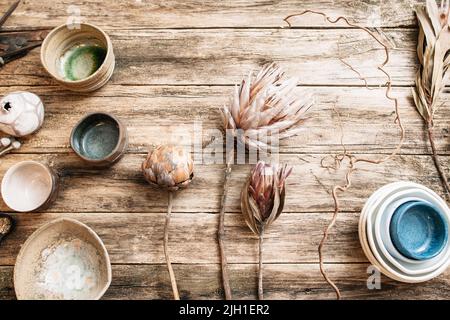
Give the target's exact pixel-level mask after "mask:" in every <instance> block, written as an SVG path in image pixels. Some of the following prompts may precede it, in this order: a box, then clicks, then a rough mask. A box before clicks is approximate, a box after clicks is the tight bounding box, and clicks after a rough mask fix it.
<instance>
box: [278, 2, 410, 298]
mask: <svg viewBox="0 0 450 320" xmlns="http://www.w3.org/2000/svg"><path fill="white" fill-rule="evenodd" d="M308 13H311V14H315V15H320V16H322V17H324V18H325V20H326V21H327V22H329V23H331V24H336V23H338V22H339V21H343V22H344V23H345V24H346V25H347V26H349V27H353V28H356V29H359V30H362V31H364V32H366V33H367V34H369V35H370V36H371V37H372V38H373V39H374V40H375V41H376V42H377V43H378V44H379V45H381V46H382V47H383V48H384V52H385V56H386V58H385V60H384V61H383V63H382V64H381V65H380V66H378V67H377V68H378V70H380V71H381V72H382V73H383V74H384V75H385V76H386V79H387V80H386V83H385V84H384V85H383V86H384V87H386V92H385V96H386V98H387V99H388V100H391V101H392V102H393V104H394V110H395V120H394V123H395V124H397V125H398V127H399V129H400V141H399V143H398V144H397V146H396V148H395V149H394V150H393V151H392V153H390V154H388V155H386V156H384V157H381V158H379V159H375V160H373V159H366V158H358V157H356V156H354V155H352V154H349V153H347V151H346V149H345V146H344V144H343V141H342V140H343V139H342V138H341V144H342V146H343V147H344V153H342V154H338V155H336V156H334V157H333V158H334V161H335V167H334V168H335V169H338V168H339V167H340V165H341V164H342V162H343V161H344V160H345V159H348V160H349V165H348V167H347V172H346V175H345V184H344V185H337V186H334V187H333V192H332V197H333V201H334V213H333V217H332V219H331V221H330V223H329V224H328V226H327V227H326V229H325V231H324V233H323V238H322V240H321V242H320V244H319V247H318V251H319V263H320V272H321V273H322V275H323V277H324V279H325V280H326V281H327V282H328V284H329V285H330V286H331V287H332V288H333V289H334V291H335V292H336V297H337V299H340V298H341V293H340V291H339V288H338V287H337V286H336V284H335V283H334V282H333V281H332V280H331V279H330V278H329V276H328V274H327V273H326V271H325V269H324V261H323V260H324V259H323V247H324V245H325V243H326V241H327V239H328V235H329V233H330V231H331V230H332V228H333V226H334V225H335V223H336V220H337V217H338V214H339V212H340V204H339V198H338V192H345V191H346V190H348V189H349V188H350V187H351V185H352V180H351V177H352V174H353V172H354V171H355V170H356V164H357V163H360V162H361V163H369V164H381V163H383V162H385V161H387V160H389V159H390V158H392V157H394V156H395V155H397V154H398V152H399V151H400V149H401V147H402V145H403V142H404V140H405V129H404V128H403V125H402V122H401V119H400V113H399V106H398V100H397V98H394V97H392V96H391V91H392V79H391V75H390V74H389V73H388V72H387V71H386V70H385V69H384V67H385V66H386V65H387V64H388V63H389V60H390V48H389V47H388V45H386V44H385V43H384V42H383V41H381V40H380V39H379V38H378V36H377V35H376V33H374V32H372V31H371V30H370V29H368V28H366V27H363V26H360V25H357V24H354V23H352V22H350V21H349V20H348V19H347V18H346V17H343V16H339V17H337V18H335V19H332V18H330V17H329V16H328V15H327V14H325V13H323V12H319V11H314V10H305V11H303V12H300V13H296V14H291V15H289V16H287V17H286V18H284V21H285V22H286V23H287V24H288V26H289V27H292V25H291V23H290V22H289V19H291V18H293V17H299V16H303V15H305V14H308ZM340 61H341V62H343V63H344V64H345V65H346V66H347V67H349V68H350V70H352V71H353V72H355V73H356V74H357V75H358V78H359V79H360V80H362V81H364V84H365V87H366V89H369V90H370V88H369V85H368V82H367V80H366V79H365V78H364V77H363V76H362V75H361V74H360V73H359V72H358V71H357V70H356V69H355V68H353V67H352V66H351V65H350V64H348V63H347V62H345V61H344V60H343V59H340ZM323 160H324V159H322V161H321V166H322V167H323V168H327V169H332V168H333V167H330V166H326V165H325V163H324V161H323Z"/></svg>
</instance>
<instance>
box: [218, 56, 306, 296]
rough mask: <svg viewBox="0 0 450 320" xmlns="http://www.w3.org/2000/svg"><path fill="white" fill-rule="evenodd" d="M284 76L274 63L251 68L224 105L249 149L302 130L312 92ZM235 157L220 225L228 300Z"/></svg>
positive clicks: (227, 121)
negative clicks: (228, 221) (229, 203)
mask: <svg viewBox="0 0 450 320" xmlns="http://www.w3.org/2000/svg"><path fill="white" fill-rule="evenodd" d="M283 77H284V72H283V70H282V69H281V67H279V66H278V65H277V64H275V63H271V64H267V65H265V66H264V67H263V68H262V69H261V71H259V72H258V74H256V75H255V74H254V73H252V72H251V73H250V74H249V75H248V76H247V77H246V78H245V79H243V80H242V82H241V85H240V86H239V87H237V86H236V87H235V89H234V93H233V95H232V96H231V98H230V102H229V104H228V105H227V106H224V107H223V108H222V109H221V114H222V119H223V126H224V129H226V131H227V134H231V135H232V137H234V138H235V139H236V140H237V141H238V143H242V144H244V145H245V146H246V147H247V149H250V148H253V149H256V150H267V151H271V152H274V151H276V148H275V147H274V146H272V145H270V144H269V143H267V142H266V141H264V140H265V137H267V136H278V138H279V139H286V138H289V137H292V136H294V135H297V134H299V133H300V132H301V131H302V128H301V124H302V123H303V121H304V119H305V118H304V116H305V113H306V112H307V111H308V110H309V108H310V107H311V106H312V104H313V100H312V97H311V95H309V94H305V95H302V96H301V97H299V96H297V95H295V94H294V89H295V88H296V86H297V83H298V79H297V78H290V79H287V80H283ZM262 137H264V139H263V138H262ZM233 159H234V152H230V153H229V154H227V155H226V170H225V177H224V185H223V189H224V190H223V194H222V200H221V203H220V214H219V229H218V241H219V251H220V255H221V265H222V282H223V287H224V292H225V299H227V300H230V299H231V288H230V284H229V279H228V267H227V259H226V254H225V245H224V240H223V238H224V227H225V204H226V199H227V190H228V180H229V177H230V175H231V164H232V162H233Z"/></svg>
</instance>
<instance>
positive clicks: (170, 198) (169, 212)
mask: <svg viewBox="0 0 450 320" xmlns="http://www.w3.org/2000/svg"><path fill="white" fill-rule="evenodd" d="M172 203H173V192H171V191H169V192H168V203H167V214H166V224H165V226H164V255H165V257H166V263H167V269H168V270H169V277H170V283H171V284H172V292H173V298H174V300H180V294H179V293H178V286H177V280H176V279H175V273H174V272H173V268H172V263H171V261H170V257H169V226H170V218H171V216H172Z"/></svg>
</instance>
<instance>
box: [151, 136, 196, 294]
mask: <svg viewBox="0 0 450 320" xmlns="http://www.w3.org/2000/svg"><path fill="white" fill-rule="evenodd" d="M142 171H143V173H144V177H145V179H146V180H147V181H148V182H149V183H150V184H151V185H153V186H155V187H159V188H163V189H166V190H167V191H168V194H169V197H168V203H167V215H166V224H165V226H164V255H165V258H166V263H167V269H168V271H169V277H170V282H171V285H172V292H173V297H174V299H175V300H180V294H179V293H178V286H177V282H176V279H175V273H174V272H173V268H172V263H171V261H170V256H169V250H168V249H169V248H168V242H169V225H170V218H171V215H172V200H173V192H174V191H177V190H178V189H180V188H184V187H186V186H187V185H188V184H189V183H191V181H192V179H193V177H194V162H193V160H192V156H191V154H190V153H188V152H187V151H186V150H185V149H183V148H181V147H176V146H169V145H166V146H159V147H156V148H155V149H154V150H153V151H150V152H149V154H148V156H147V159H146V160H145V161H144V162H143V163H142Z"/></svg>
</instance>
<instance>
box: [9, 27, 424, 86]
mask: <svg viewBox="0 0 450 320" xmlns="http://www.w3.org/2000/svg"><path fill="white" fill-rule="evenodd" d="M108 33H109V35H110V36H111V40H112V42H113V46H114V50H115V54H116V57H117V68H116V70H115V73H114V75H113V77H112V79H111V83H110V84H121V85H164V84H176V85H193V84H194V85H205V84H206V85H223V84H227V85H231V84H232V85H234V84H236V83H239V82H240V81H241V79H242V76H244V75H246V74H248V72H249V71H252V70H257V69H259V68H260V66H261V65H263V64H265V63H267V62H270V61H272V60H273V61H277V62H280V63H281V65H282V66H283V67H284V68H285V69H286V70H288V74H289V75H291V76H292V75H298V76H299V77H300V82H299V83H300V84H310V85H334V86H336V85H362V82H361V80H359V79H358V77H357V75H356V74H355V73H354V72H353V71H351V70H350V69H349V68H348V67H347V66H345V65H344V64H343V63H342V62H340V61H339V57H341V58H344V59H345V61H347V62H348V63H350V64H351V65H352V66H353V67H354V68H355V69H357V70H358V71H359V72H360V73H361V74H362V75H364V77H366V78H367V80H368V82H369V84H371V85H383V84H384V83H385V82H386V78H385V76H384V74H383V73H381V72H380V71H379V70H377V66H378V65H379V64H381V63H382V62H383V61H384V59H385V56H384V49H383V48H382V47H381V46H379V45H377V44H376V43H374V41H373V39H371V38H370V36H369V35H367V34H365V33H364V32H363V31H360V30H354V29H329V28H327V29H314V30H309V29H308V30H303V29H269V30H265V29H262V30H260V29H199V30H192V29H181V30H178V29H177V30H167V29H164V30H148V29H144V30H132V29H131V30H130V29H121V30H109V32H108ZM384 34H385V36H386V37H387V38H388V39H389V41H390V42H391V43H392V46H395V50H393V51H392V54H391V62H390V63H389V65H388V66H387V68H386V69H387V70H388V71H389V72H390V73H391V74H392V80H393V82H394V84H396V85H408V86H409V85H413V84H414V78H415V70H416V63H415V54H416V44H415V43H416V38H417V34H416V30H413V29H400V30H398V29H394V30H390V29H389V30H386V31H385V32H384ZM24 83H25V84H28V85H33V86H37V85H50V84H54V82H53V81H52V80H51V79H50V78H49V77H48V76H47V75H46V73H45V70H44V69H43V68H42V67H41V65H40V55H39V50H34V51H33V52H32V53H31V54H30V55H28V56H27V57H25V58H23V59H21V60H20V61H18V62H17V63H15V64H9V65H6V67H5V68H3V70H2V84H3V85H23V84H24Z"/></svg>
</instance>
